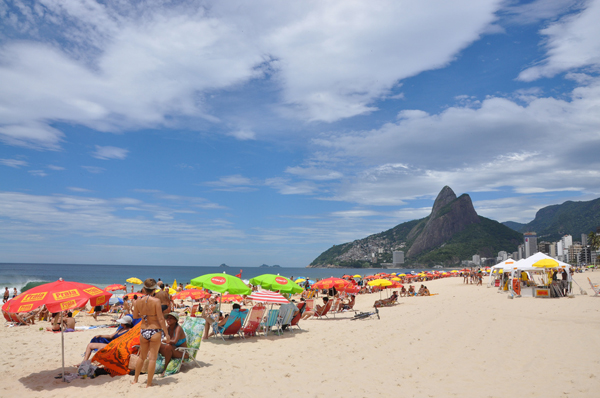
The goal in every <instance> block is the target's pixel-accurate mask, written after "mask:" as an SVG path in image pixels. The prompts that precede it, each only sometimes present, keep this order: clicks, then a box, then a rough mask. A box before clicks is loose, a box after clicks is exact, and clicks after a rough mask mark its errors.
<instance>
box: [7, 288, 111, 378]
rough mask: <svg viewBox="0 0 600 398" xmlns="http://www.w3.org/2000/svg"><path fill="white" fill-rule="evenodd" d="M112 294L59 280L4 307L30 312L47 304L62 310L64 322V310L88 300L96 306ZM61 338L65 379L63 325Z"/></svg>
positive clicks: (33, 289) (48, 306) (104, 301)
mask: <svg viewBox="0 0 600 398" xmlns="http://www.w3.org/2000/svg"><path fill="white" fill-rule="evenodd" d="M111 296H112V293H109V292H107V291H105V290H102V289H100V288H98V287H96V286H93V285H87V284H85V283H79V282H67V281H63V280H58V281H56V282H51V283H45V284H43V285H39V286H36V287H34V288H31V289H29V290H27V291H26V292H23V293H21V294H19V295H18V296H17V297H15V298H14V299H12V300H10V301H8V302H6V304H4V305H3V306H2V309H3V310H4V311H6V312H12V313H17V312H29V311H32V310H34V309H36V308H38V307H41V306H42V305H45V306H46V308H47V309H48V311H50V312H60V318H61V319H60V323H61V324H62V321H63V319H62V312H63V311H66V310H71V309H73V308H77V307H83V306H85V305H86V304H87V302H88V301H89V302H90V304H91V305H92V306H94V307H95V306H98V305H103V304H106V303H107V302H108V300H109V299H110V297H111ZM60 339H61V345H62V369H63V371H62V378H63V381H65V335H64V330H62V327H61V332H60Z"/></svg>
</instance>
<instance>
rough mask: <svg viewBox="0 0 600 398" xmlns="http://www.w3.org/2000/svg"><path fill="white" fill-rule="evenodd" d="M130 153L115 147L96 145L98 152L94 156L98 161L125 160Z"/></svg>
mask: <svg viewBox="0 0 600 398" xmlns="http://www.w3.org/2000/svg"><path fill="white" fill-rule="evenodd" d="M128 153H129V151H128V150H127V149H123V148H117V147H114V146H100V145H96V151H95V152H94V153H93V154H92V156H93V157H95V158H96V159H103V160H107V159H125V158H126V157H127V154H128Z"/></svg>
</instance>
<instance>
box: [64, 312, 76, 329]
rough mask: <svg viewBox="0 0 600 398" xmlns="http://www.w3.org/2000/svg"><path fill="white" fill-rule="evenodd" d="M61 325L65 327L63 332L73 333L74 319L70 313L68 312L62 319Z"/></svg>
mask: <svg viewBox="0 0 600 398" xmlns="http://www.w3.org/2000/svg"><path fill="white" fill-rule="evenodd" d="M63 325H65V332H74V331H75V318H73V313H72V312H71V311H69V313H68V314H67V317H66V318H65V319H63Z"/></svg>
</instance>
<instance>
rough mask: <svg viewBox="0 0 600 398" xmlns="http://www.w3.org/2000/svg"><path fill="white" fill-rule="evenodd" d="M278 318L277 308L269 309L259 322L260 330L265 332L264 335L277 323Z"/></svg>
mask: <svg viewBox="0 0 600 398" xmlns="http://www.w3.org/2000/svg"><path fill="white" fill-rule="evenodd" d="M278 319H279V309H276V310H273V309H271V310H269V311H268V312H267V318H266V319H265V320H264V321H263V322H261V324H260V327H261V330H263V331H264V332H265V336H267V335H268V334H269V330H271V328H272V327H275V326H276V325H277V321H278Z"/></svg>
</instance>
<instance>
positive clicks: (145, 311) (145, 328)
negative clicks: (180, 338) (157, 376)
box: [131, 279, 170, 387]
mask: <svg viewBox="0 0 600 398" xmlns="http://www.w3.org/2000/svg"><path fill="white" fill-rule="evenodd" d="M156 288H157V285H156V281H155V280H154V279H146V280H145V281H144V287H143V289H142V290H143V292H144V293H145V294H147V296H146V297H143V298H141V299H139V300H138V301H136V303H135V307H134V309H133V318H134V319H137V318H140V317H141V318H142V321H141V322H142V325H141V327H142V329H141V330H140V360H139V361H138V362H137V364H136V367H135V376H134V378H133V381H132V382H131V384H136V383H137V382H138V379H139V377H140V373H141V372H142V365H143V364H144V361H145V360H146V358H148V381H147V382H146V387H150V386H152V379H153V378H154V370H155V369H156V357H157V356H158V350H159V349H160V344H161V340H162V337H163V335H164V338H165V339H166V340H167V341H170V337H169V330H168V329H167V324H166V323H165V318H164V316H163V313H162V310H161V307H160V300H159V299H157V298H156V297H154V294H155V293H154V292H155V291H156Z"/></svg>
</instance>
